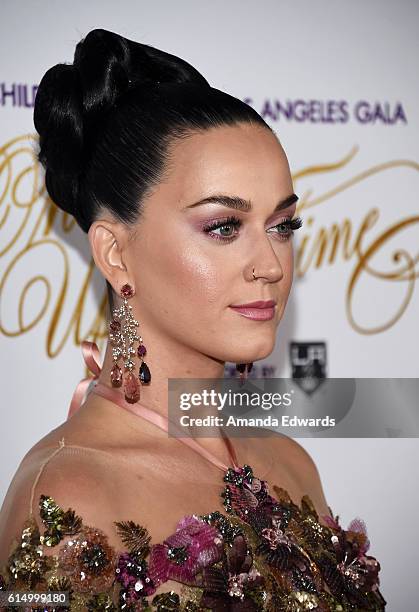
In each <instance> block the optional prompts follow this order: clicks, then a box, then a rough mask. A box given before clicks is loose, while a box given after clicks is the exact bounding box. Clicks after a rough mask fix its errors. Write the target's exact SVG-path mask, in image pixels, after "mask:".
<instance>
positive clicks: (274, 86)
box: [0, 0, 419, 610]
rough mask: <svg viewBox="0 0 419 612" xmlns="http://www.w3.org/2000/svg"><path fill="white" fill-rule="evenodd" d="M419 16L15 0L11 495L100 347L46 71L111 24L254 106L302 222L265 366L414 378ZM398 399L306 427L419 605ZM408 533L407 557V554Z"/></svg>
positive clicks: (0, 173) (6, 75)
mask: <svg viewBox="0 0 419 612" xmlns="http://www.w3.org/2000/svg"><path fill="white" fill-rule="evenodd" d="M418 17H419V9H418V5H417V4H416V3H414V2H409V1H406V0H404V1H401V2H398V3H395V2H390V1H389V0H386V1H384V2H383V1H379V0H371V1H370V2H368V3H365V2H360V1H355V2H351V3H349V2H346V3H336V2H332V1H326V0H320V1H318V2H315V3H313V2H310V0H299V1H298V2H291V1H287V2H285V1H262V2H258V3H255V2H254V3H251V2H248V1H245V2H242V1H238V0H234V1H230V2H228V1H227V2H226V1H225V0H224V1H223V2H221V1H219V0H216V1H214V0H213V1H212V2H208V1H201V2H188V1H184V0H177V1H176V2H164V1H161V0H153V2H151V1H150V2H145V1H142V0H130V1H127V0H125V1H124V0H122V1H121V2H118V3H114V2H107V1H106V2H105V1H100V0H90V1H89V2H87V3H86V2H82V1H81V0H73V1H72V2H71V3H69V2H64V1H58V2H57V1H52V0H51V1H49V0H37V1H29V0H26V1H22V0H21V1H17V2H16V1H14V2H11V1H9V0H2V2H1V3H0V33H1V36H0V45H1V59H0V66H1V69H0V342H1V387H2V390H1V393H2V399H1V430H2V461H1V468H0V470H1V482H0V499H2V498H3V496H4V494H5V493H6V490H7V487H8V483H9V482H10V479H11V477H12V475H13V473H14V471H15V470H16V468H17V466H18V464H19V461H20V460H21V458H22V457H23V455H24V454H25V452H26V451H27V450H28V449H29V448H30V447H31V446H32V445H33V444H34V443H35V442H36V441H37V440H38V439H39V438H40V437H42V436H43V435H45V434H46V433H47V432H48V431H50V430H51V429H52V428H53V427H56V426H57V425H58V424H59V423H61V422H62V421H63V420H64V419H65V418H66V415H67V410H68V405H69V402H70V399H71V396H72V393H73V390H74V388H75V386H76V384H77V382H78V381H79V380H80V379H81V378H82V377H84V376H85V375H86V374H87V372H86V371H85V369H84V365H83V361H82V356H81V349H80V344H81V342H82V341H83V340H84V339H88V340H94V341H96V342H97V344H98V346H99V348H100V349H101V351H102V354H103V349H104V345H105V341H106V325H105V321H104V313H105V309H106V292H105V285H104V281H103V279H102V277H101V276H100V274H99V273H98V272H97V270H96V269H95V267H94V265H93V261H92V258H91V255H90V251H89V246H88V242H87V238H86V235H85V234H83V232H82V231H81V230H80V229H79V228H78V226H77V225H75V223H74V220H73V219H72V218H71V217H68V216H67V215H65V214H64V213H62V212H61V211H59V210H58V209H57V208H56V207H55V206H54V204H53V203H52V202H51V201H50V200H49V199H48V198H47V197H46V194H45V188H44V185H43V174H42V170H41V168H40V167H39V165H38V164H37V163H36V160H35V152H36V139H35V130H34V127H33V119H32V114H33V104H34V99H35V96H36V91H37V85H38V83H39V81H40V79H41V78H42V76H43V74H44V73H45V71H46V70H47V69H48V68H49V67H50V66H52V65H53V64H56V63H59V62H72V58H73V53H74V47H75V45H76V43H77V42H78V41H79V40H80V39H81V38H82V37H83V36H84V35H85V34H86V33H87V32H88V31H89V30H91V29H93V28H96V27H103V28H106V29H109V30H113V31H115V32H118V33H120V34H122V35H123V36H126V37H127V38H130V39H133V40H137V41H139V42H144V43H146V44H149V45H153V46H156V47H158V48H161V49H164V50H165V51H168V52H170V53H174V54H175V55H178V56H180V57H182V58H184V59H186V60H187V61H189V62H190V63H191V64H192V65H194V66H196V68H197V69H198V70H199V71H200V72H202V74H203V75H204V76H205V77H206V78H207V80H208V81H209V82H210V83H211V85H213V86H214V87H217V88H218V89H223V90H225V91H227V92H229V93H231V94H232V95H235V96H236V97H238V98H240V99H242V100H244V101H246V102H247V103H248V104H249V105H251V106H252V107H253V108H255V109H256V110H257V111H258V112H259V113H260V114H261V115H262V116H263V117H264V118H265V120H266V121H267V122H268V123H269V125H270V126H271V127H272V128H273V129H274V130H275V132H276V134H277V135H278V137H279V139H280V141H281V143H282V145H283V147H284V149H285V151H286V153H287V155H288V159H289V162H290V167H291V171H292V175H293V180H294V188H295V192H296V193H297V194H298V195H299V198H300V200H299V205H298V208H297V214H299V215H300V216H301V217H302V218H303V227H302V228H301V230H299V231H298V232H296V234H295V235H294V238H293V240H294V248H295V273H294V285H293V289H292V291H291V295H290V298H289V302H288V304H287V308H286V311H285V315H284V318H283V320H282V321H281V324H280V326H279V328H278V336H277V343H276V347H275V350H274V352H273V353H272V354H271V355H270V356H269V357H268V358H266V359H265V360H263V361H260V362H257V363H255V364H254V369H253V372H252V375H253V376H256V377H263V378H275V377H288V378H290V379H292V378H295V379H296V380H297V379H299V384H300V387H301V388H304V384H302V382H301V381H304V379H307V380H311V381H313V380H314V381H316V380H320V379H324V378H326V379H327V378H335V377H336V378H338V377H340V378H352V377H358V378H381V379H387V378H388V379H400V378H410V379H417V378H418V377H419V356H418V344H419V324H418V312H419V290H418V287H417V278H418V270H419V263H418V259H419V198H418V193H419V138H418V136H419V131H418V127H419V104H418V94H419V84H418V77H417V58H418V57H419V43H418V40H419V39H418V36H417V23H418ZM233 368H234V364H226V374H227V375H232V373H233ZM311 384H312V383H311ZM308 388H309V385H307V389H308ZM380 389H381V392H382V389H383V387H382V386H380ZM310 393H313V386H311V387H310ZM397 397H398V396H397V393H396V394H395V398H396V400H395V401H394V402H393V404H394V406H392V407H391V409H390V410H386V415H387V416H388V418H389V421H388V423H387V426H385V425H386V424H385V423H384V424H383V425H384V426H383V427H381V428H378V429H377V431H379V432H380V433H378V434H377V436H376V437H375V438H368V439H366V438H364V439H358V437H352V438H347V439H343V438H334V437H333V435H332V436H331V437H328V439H325V438H321V439H317V438H316V439H314V438H313V439H307V438H304V439H301V440H300V442H301V444H302V445H303V446H304V447H305V448H307V449H308V450H309V452H310V453H311V454H312V456H313V458H314V460H315V461H316V463H317V465H318V467H319V471H320V474H321V477H322V481H323V484H324V489H325V493H326V497H327V499H328V500H329V503H330V504H331V506H332V507H333V508H334V509H335V508H336V509H339V512H340V516H341V518H342V521H343V524H344V525H347V524H348V523H349V520H350V519H351V518H353V517H354V516H355V515H358V514H359V515H360V516H362V518H364V520H365V521H366V524H367V527H368V529H369V535H370V537H371V541H372V542H373V544H374V547H373V549H371V554H374V555H375V556H376V557H377V558H378V559H379V560H380V562H381V563H382V568H383V569H382V583H383V594H384V595H385V596H386V597H387V598H388V600H389V602H390V603H391V604H392V605H391V607H390V609H391V610H407V609H412V608H409V606H408V604H412V603H413V587H411V586H410V585H411V584H414V581H413V580H412V577H413V573H412V572H413V570H412V569H411V568H413V567H415V564H416V559H414V558H413V550H414V548H415V547H414V546H413V545H412V542H411V533H410V532H409V525H414V524H415V520H416V517H415V516H414V515H413V512H414V510H413V509H414V508H415V507H416V504H417V503H418V501H419V498H418V494H417V487H412V486H410V480H411V479H412V478H413V473H412V472H413V471H412V467H413V466H414V465H415V464H416V463H417V460H418V458H419V452H418V445H417V439H415V438H411V439H408V438H406V437H400V435H401V434H400V431H399V435H397V433H394V432H397V418H398V410H400V409H401V408H403V406H402V407H400V403H402V402H403V397H401V398H400V401H399V402H398V401H397ZM418 401H419V400H418ZM373 402H374V398H371V395H369V396H368V401H365V402H364V404H363V409H364V410H365V411H368V410H369V406H371V403H373ZM376 402H379V398H377V400H376ZM412 402H413V411H414V413H415V410H416V409H417V405H416V408H415V402H414V400H412ZM393 407H394V410H393V409H392V408H393ZM389 412H391V413H392V415H391V416H392V418H390V416H389ZM415 414H417V412H416V413H415ZM374 418H375V417H374ZM377 418H379V417H377ZM386 418H387V417H386ZM368 431H369V430H368ZM368 435H369V434H368ZM371 435H375V434H371ZM359 438H361V436H359ZM401 522H402V523H403V524H402V525H401V526H400V523H401ZM407 538H409V542H410V543H409V545H408V546H406V547H403V548H404V551H403V553H400V554H403V563H401V562H400V561H401V559H400V558H396V557H397V556H398V554H399V553H397V554H396V553H395V552H394V551H395V550H400V548H401V547H402V543H403V542H405V541H406V539H407ZM415 601H416V600H415Z"/></svg>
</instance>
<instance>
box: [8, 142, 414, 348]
mask: <svg viewBox="0 0 419 612" xmlns="http://www.w3.org/2000/svg"><path fill="white" fill-rule="evenodd" d="M35 144H36V141H35V137H34V136H33V135H30V134H28V135H23V136H20V137H18V138H14V139H12V140H10V141H9V142H7V143H6V144H4V145H3V146H2V147H1V148H0V258H1V259H2V260H3V265H2V266H1V269H0V299H1V300H2V302H3V304H4V302H5V301H7V311H8V312H9V313H10V312H15V313H16V318H15V319H14V318H13V320H12V318H10V320H7V321H5V320H1V321H0V331H1V333H3V334H4V335H6V336H18V335H20V334H23V333H25V332H27V331H29V330H30V329H32V328H33V327H35V326H36V325H39V324H41V321H42V320H43V319H44V317H46V316H48V317H49V319H48V320H47V331H46V352H47V355H48V356H50V357H54V356H55V355H57V354H58V353H59V352H60V351H61V349H62V348H63V346H64V344H65V342H66V341H67V339H68V338H69V337H70V336H72V339H73V341H74V343H75V345H76V346H79V345H80V344H81V341H82V340H83V339H85V338H90V339H92V340H93V341H95V342H97V344H98V346H99V348H100V347H101V344H103V342H104V340H105V338H106V336H107V330H106V321H105V312H106V306H107V296H106V291H103V292H102V295H101V296H100V297H99V300H98V303H99V306H98V309H97V311H96V313H95V315H94V316H93V318H92V317H91V315H90V313H91V307H89V308H88V307H87V299H88V290H89V287H91V285H92V276H93V273H94V270H95V266H94V262H93V259H92V257H91V256H90V253H89V252H88V250H87V249H88V245H87V241H86V240H84V235H83V232H82V231H81V230H80V228H79V227H78V226H77V224H76V223H75V221H74V219H73V218H72V217H70V216H69V215H67V214H66V213H63V212H62V211H60V210H59V209H58V208H57V207H56V206H55V205H54V204H53V203H52V202H51V200H50V199H49V198H48V197H47V196H46V193H45V188H44V184H43V173H42V172H41V169H40V166H39V164H38V163H37V162H36V156H35ZM356 151H357V149H356V148H355V149H353V151H351V152H350V154H349V155H347V156H346V157H345V158H343V159H342V160H340V161H339V162H337V163H335V164H328V165H327V164H325V165H319V166H311V167H308V168H305V169H303V170H301V171H299V172H296V173H294V175H293V180H294V184H298V182H299V181H301V180H302V179H303V178H305V179H306V178H307V177H312V176H314V175H316V174H319V173H330V172H333V171H335V170H337V169H340V168H342V167H344V166H345V165H347V164H349V162H350V161H351V160H352V158H353V157H354V155H355V153H356ZM397 167H404V168H408V169H409V170H413V171H418V170H419V164H417V163H416V162H413V161H410V160H393V161H389V162H387V163H384V164H379V165H376V166H372V167H370V168H368V169H366V170H364V171H363V172H361V173H359V174H356V175H354V176H353V177H352V178H351V179H349V180H346V181H344V182H342V183H340V184H338V185H337V186H336V187H334V188H333V189H332V190H330V191H328V192H326V193H324V194H322V195H321V196H317V197H313V194H312V191H311V190H308V191H306V192H305V193H304V194H303V195H302V196H301V197H300V202H299V207H298V210H297V212H298V214H301V212H303V211H307V210H310V209H313V208H315V207H316V206H319V205H320V204H322V203H324V202H327V201H328V200H332V199H333V197H334V196H335V195H337V194H338V193H340V192H342V191H344V190H347V189H350V188H351V187H352V186H354V185H356V184H358V183H361V182H363V181H366V180H367V179H368V178H369V177H371V176H373V175H376V174H378V173H382V172H385V171H390V170H392V169H394V168H397ZM379 214H380V211H379V209H377V208H371V209H370V210H368V211H367V212H366V213H365V214H364V216H363V218H361V219H360V221H359V222H358V225H357V227H355V224H354V222H353V221H352V220H351V219H349V218H345V219H344V220H343V221H342V222H341V223H340V224H337V223H332V224H331V225H330V226H329V227H319V228H318V229H317V230H316V231H315V232H311V231H310V226H311V225H312V224H313V222H314V220H315V217H314V216H312V215H311V216H307V215H304V227H303V229H302V230H301V231H302V233H303V235H302V237H301V239H300V240H299V243H298V246H297V247H296V274H297V276H300V277H301V276H304V275H305V274H307V273H308V271H309V270H316V269H319V268H321V267H322V266H325V265H327V266H329V267H331V266H333V265H334V264H335V263H336V262H338V261H339V259H340V261H351V262H352V263H353V267H352V270H351V272H350V275H349V282H348V286H347V291H346V312H347V317H348V320H349V322H350V324H351V326H352V327H353V328H354V329H355V330H356V331H358V332H359V333H362V334H373V333H377V332H380V331H383V330H385V329H388V328H389V327H391V326H392V325H394V323H395V322H396V321H397V320H398V319H400V317H401V316H402V314H403V312H405V310H406V308H407V306H408V304H409V301H410V300H411V297H412V295H413V289H414V285H415V280H416V278H417V272H416V264H417V262H418V258H419V254H418V253H416V254H413V255H412V254H410V253H409V252H408V251H407V250H406V249H405V248H399V249H398V250H395V251H394V252H392V253H387V255H388V256H389V257H390V256H391V260H392V262H393V264H394V268H393V269H391V270H388V271H379V270H377V269H374V268H373V266H372V263H371V260H372V259H373V257H375V256H376V255H377V254H378V253H379V252H382V251H383V250H385V249H387V250H389V249H390V245H389V243H390V240H394V239H395V238H399V239H400V240H401V243H402V244H403V232H405V231H407V230H409V228H410V229H411V227H412V226H414V225H415V224H417V223H418V222H419V216H414V215H413V216H410V217H406V218H403V219H397V220H396V221H395V222H394V223H393V224H392V225H390V226H389V227H387V228H386V229H385V230H382V231H381V232H378V233H376V234H375V236H374V238H369V234H370V232H371V230H372V228H374V226H376V224H377V222H378V219H379ZM304 231H305V233H304ZM75 246H78V247H80V248H81V250H82V251H83V250H84V254H85V257H86V259H87V261H88V264H87V266H86V267H85V271H84V273H83V274H84V275H83V276H82V277H81V283H80V286H79V290H78V292H76V293H74V292H73V291H71V292H69V283H70V270H71V263H72V257H74V255H73V254H72V252H73V251H74V250H75V249H74V247H75ZM76 251H77V248H76ZM38 263H39V267H38ZM50 264H53V265H51V270H49V265H50ZM78 265H80V264H78ZM57 268H58V270H59V274H57ZM48 274H49V275H50V276H49V275H48ZM364 275H371V276H373V277H376V278H380V279H382V280H384V281H387V282H393V283H396V286H397V287H398V288H399V290H400V291H401V296H402V297H401V304H400V306H399V308H398V310H397V311H396V312H395V313H394V314H393V315H392V316H391V317H390V318H389V319H388V320H387V321H385V322H383V323H382V324H380V325H379V326H375V327H369V328H368V327H365V326H362V325H360V324H359V323H358V322H357V321H356V320H355V317H354V315H353V308H352V304H353V300H354V295H355V291H356V287H357V283H358V282H359V281H360V280H361V279H362V278H363V277H364ZM51 278H53V281H52V280H51ZM35 286H36V288H37V292H38V296H39V291H40V290H43V292H44V293H43V303H42V306H41V307H40V308H39V310H38V311H37V312H35V311H34V310H33V309H31V307H30V295H31V291H33V289H34V287H35ZM72 299H74V303H72ZM38 301H39V298H38ZM5 310H6V308H4V307H3V308H2V312H4V311H5ZM68 312H70V314H69V315H68V314H67V313H68ZM86 319H88V320H89V322H87V323H86ZM82 324H84V326H85V328H86V329H85V331H84V332H83V331H82Z"/></svg>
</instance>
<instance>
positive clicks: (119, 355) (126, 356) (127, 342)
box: [109, 283, 151, 404]
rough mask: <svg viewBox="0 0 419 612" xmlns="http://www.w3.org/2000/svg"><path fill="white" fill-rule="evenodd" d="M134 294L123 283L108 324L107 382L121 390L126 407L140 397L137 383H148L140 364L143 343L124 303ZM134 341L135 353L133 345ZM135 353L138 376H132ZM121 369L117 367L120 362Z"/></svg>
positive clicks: (143, 353)
mask: <svg viewBox="0 0 419 612" xmlns="http://www.w3.org/2000/svg"><path fill="white" fill-rule="evenodd" d="M134 294H135V292H134V289H133V287H131V285H129V284H128V283H126V284H125V285H123V287H122V288H121V292H120V295H121V297H122V298H123V300H124V301H123V303H122V304H121V306H120V307H119V308H115V310H114V311H113V313H112V318H111V321H110V323H109V340H110V342H111V344H112V358H113V362H114V364H113V367H112V369H111V375H110V380H111V384H112V386H113V387H122V386H123V389H124V394H125V399H126V401H127V402H129V403H130V404H133V403H135V402H138V400H139V399H140V396H141V390H140V382H141V384H148V383H149V382H150V381H151V374H150V370H149V368H148V365H147V364H146V362H145V361H144V357H145V355H146V353H147V349H146V347H145V346H144V344H143V339H142V337H141V336H139V335H138V334H137V331H136V330H137V327H138V325H139V323H138V321H137V320H136V319H135V318H134V316H133V314H132V306H131V304H128V300H129V299H130V298H132V297H133V295H134ZM135 342H138V343H139V345H138V347H137V350H136V349H135V348H134V343H135ZM135 354H137V355H138V357H139V358H140V360H141V363H140V368H139V372H138V377H137V376H136V375H135V373H134V368H135V363H134V361H133V356H134V355H135ZM121 359H122V360H123V364H121V366H122V368H121V367H120V366H119V365H118V362H119V361H120V360H121Z"/></svg>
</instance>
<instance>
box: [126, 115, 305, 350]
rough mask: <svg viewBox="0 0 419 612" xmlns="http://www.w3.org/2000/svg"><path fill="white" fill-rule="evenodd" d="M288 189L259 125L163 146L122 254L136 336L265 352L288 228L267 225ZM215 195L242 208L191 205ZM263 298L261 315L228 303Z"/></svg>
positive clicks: (285, 262) (276, 152)
mask: <svg viewBox="0 0 419 612" xmlns="http://www.w3.org/2000/svg"><path fill="white" fill-rule="evenodd" d="M292 193H293V184H292V179H291V175H290V170H289V166H288V161H287V158H286V155H285V153H284V151H283V149H282V147H281V145H280V144H279V142H278V140H277V139H276V137H275V136H274V135H273V134H272V133H271V132H270V131H269V130H268V129H266V128H263V127H261V126H254V125H253V126H252V125H249V124H240V125H236V126H231V127H217V128H213V129H210V130H207V131H203V132H201V133H194V135H192V136H191V137H190V138H187V139H185V140H181V141H177V142H176V143H175V144H174V145H172V147H171V149H170V161H169V164H168V168H167V172H166V175H165V177H164V178H163V181H162V182H161V183H160V184H159V186H158V187H156V188H155V190H154V192H153V193H152V195H150V196H149V197H147V199H146V200H145V201H144V211H143V215H142V218H141V219H140V221H139V222H138V224H137V225H136V227H135V228H134V230H135V231H134V234H133V239H132V240H131V241H130V242H129V243H128V245H129V246H128V248H127V249H126V252H125V253H124V262H125V265H126V267H127V270H128V273H129V275H130V278H131V279H132V283H133V284H134V286H135V289H136V295H135V296H134V298H133V301H132V302H131V304H133V308H135V310H134V313H135V316H136V317H137V318H138V319H139V321H140V324H141V330H142V332H141V333H143V334H144V342H145V338H146V337H152V336H159V337H162V338H166V339H167V340H169V339H170V340H171V344H172V345H173V343H175V344H176V343H178V344H179V345H180V350H185V349H186V350H192V351H197V352H200V353H202V354H203V355H208V356H211V357H212V358H214V359H217V360H220V361H230V362H250V361H255V360H258V359H263V358H264V357H266V356H267V355H269V354H270V353H271V352H272V350H273V348H274V345H275V338H276V330H277V326H278V324H279V321H280V320H281V317H282V315H283V312H284V309H285V306H286V303H287V300H288V295H289V292H290V288H291V283H292V277H293V246H292V237H291V236H290V230H289V228H288V227H287V225H285V226H284V225H280V226H279V227H277V228H276V227H275V226H276V225H278V224H282V223H284V221H286V220H287V219H288V220H289V219H291V218H292V217H293V215H294V213H295V206H296V205H295V203H292V204H291V205H289V206H287V207H286V208H283V209H281V210H278V211H277V212H274V211H275V207H276V206H277V205H278V204H279V203H280V202H283V201H284V200H286V198H288V197H289V196H290V195H291V194H292ZM215 195H225V196H228V197H229V198H241V199H243V200H248V201H249V202H250V203H251V210H250V211H247V212H246V211H244V210H240V209H232V208H228V207H226V206H225V205H222V204H221V203H217V202H212V203H206V204H200V205H195V204H196V203H197V202H198V201H200V200H202V199H203V198H209V197H213V196H215ZM229 217H234V220H233V222H231V220H230V221H229V220H228V218H229ZM215 225H218V226H221V227H218V228H217V227H214V226H215ZM253 267H254V268H255V277H256V280H254V279H253V276H252V269H253ZM269 299H273V300H275V301H276V306H275V309H274V316H273V318H272V319H270V320H262V321H260V320H253V319H250V318H247V317H245V316H242V315H241V314H239V313H238V312H237V311H235V310H233V309H232V308H230V306H231V305H234V304H244V303H248V302H253V301H256V300H269ZM152 330H153V331H152ZM153 332H154V333H153ZM145 343H146V342H145Z"/></svg>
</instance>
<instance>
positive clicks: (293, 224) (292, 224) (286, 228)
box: [269, 217, 303, 240]
mask: <svg viewBox="0 0 419 612" xmlns="http://www.w3.org/2000/svg"><path fill="white" fill-rule="evenodd" d="M302 224H303V220H302V218H301V217H294V219H291V218H290V217H285V218H284V219H282V220H281V221H280V222H279V223H277V224H276V225H274V227H272V228H271V229H270V230H269V231H271V230H277V232H274V233H275V234H277V235H278V238H279V240H289V239H290V238H291V236H292V235H293V233H294V231H295V230H297V229H299V228H300V227H301V226H302Z"/></svg>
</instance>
